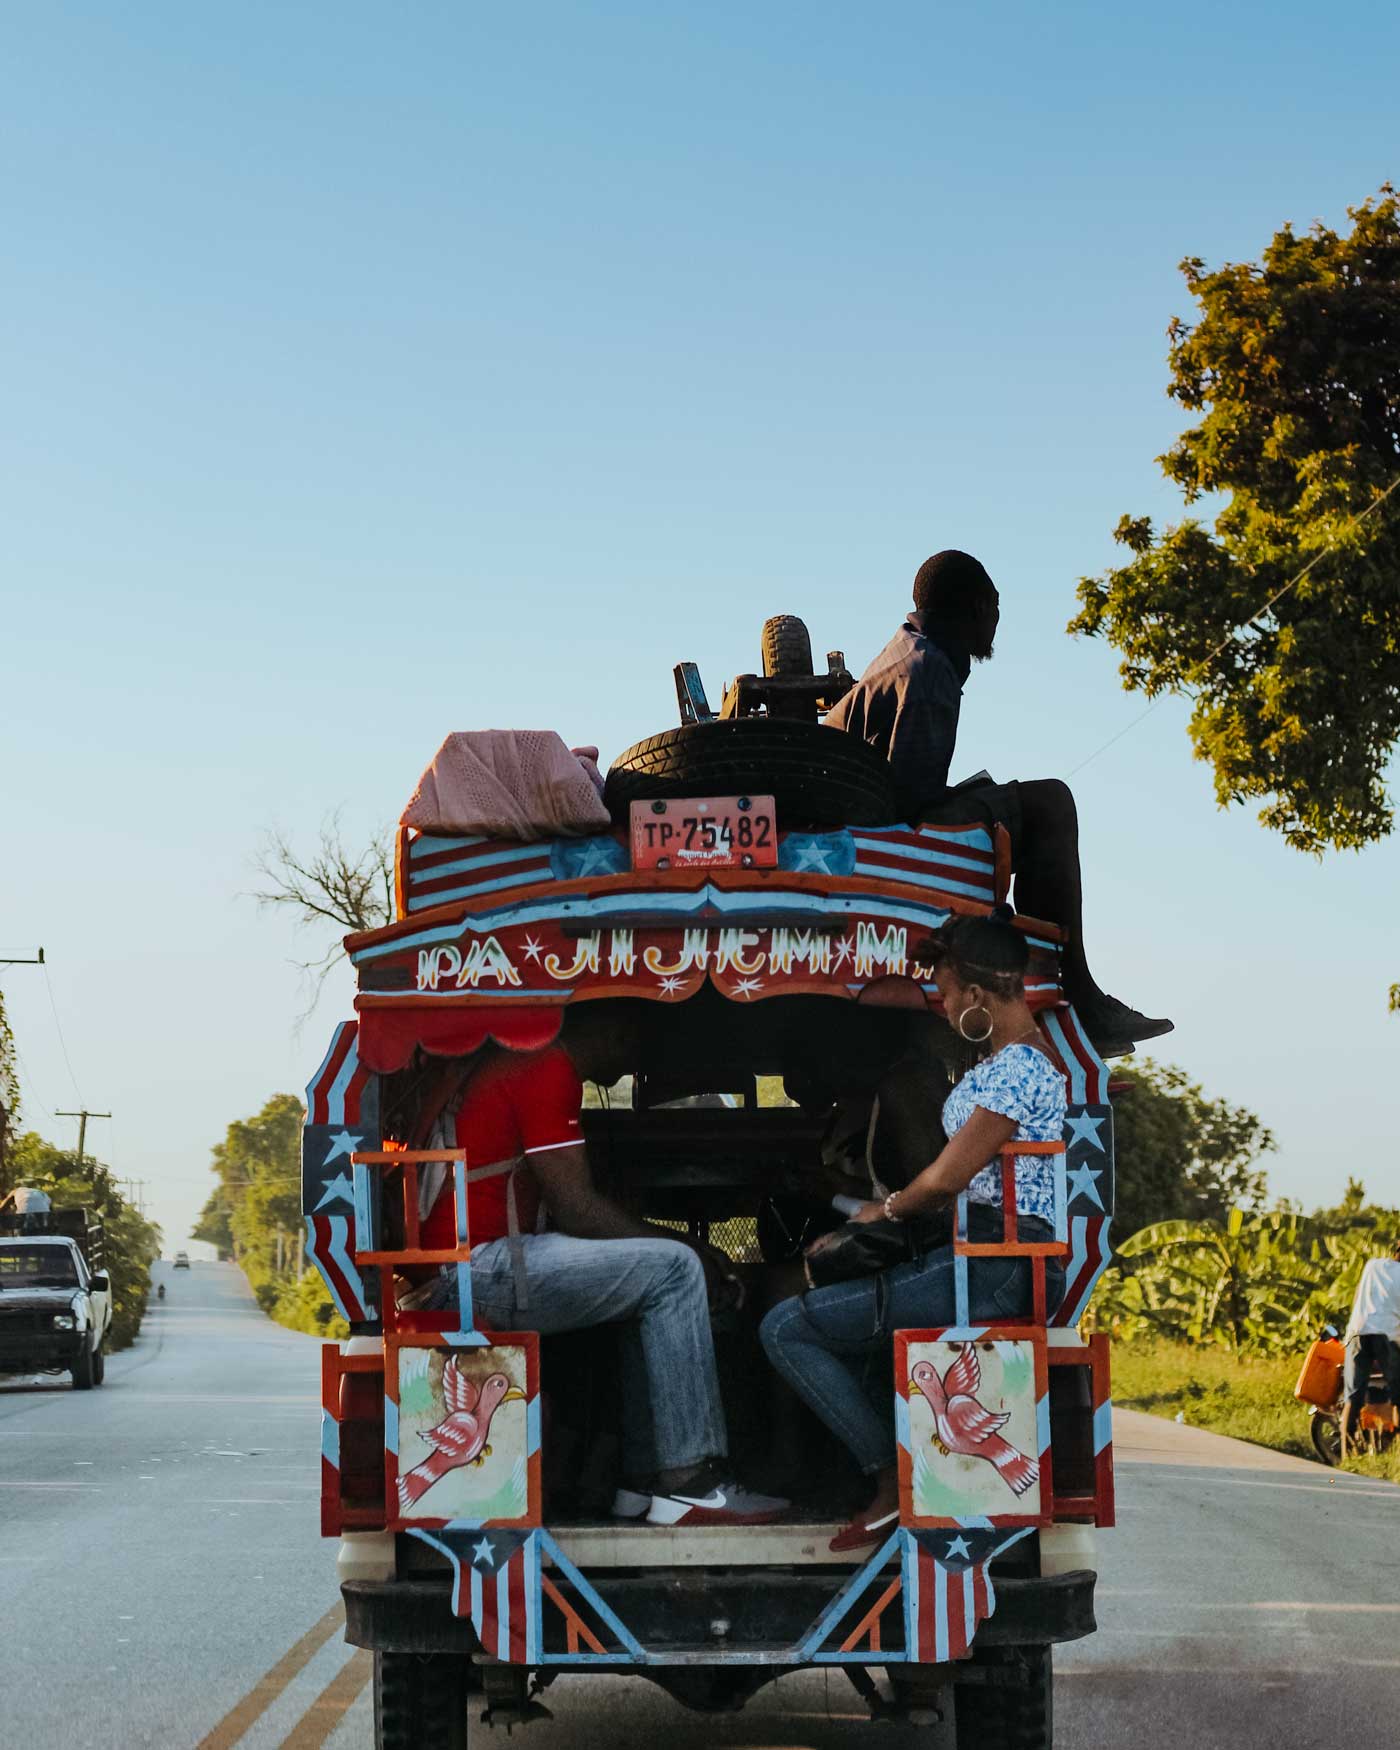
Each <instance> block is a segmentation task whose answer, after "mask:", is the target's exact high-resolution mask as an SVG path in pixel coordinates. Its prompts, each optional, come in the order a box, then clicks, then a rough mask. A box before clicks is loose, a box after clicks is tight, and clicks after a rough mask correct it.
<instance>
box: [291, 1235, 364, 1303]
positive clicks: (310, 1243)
mask: <svg viewBox="0 0 1400 1750" xmlns="http://www.w3.org/2000/svg"><path fill="white" fill-rule="evenodd" d="M304 1219H305V1221H306V1255H307V1257H308V1258H310V1259H311V1261H312V1263H313V1264H315V1266H316V1274H317V1275H318V1276H319V1277H320V1278H321V1280H322V1282H324V1283H325V1285H326V1293H327V1294H328V1295H330V1297H331V1299H332V1300H333V1301H334V1302H335V1310H336V1311H337V1312H338V1313H339V1314H340V1316H341V1318H343V1319H344V1320H345V1322H346V1323H347V1324H349V1323H350V1321H351V1320H352V1319H359V1318H362V1317H363V1316H364V1315H363V1314H362V1313H361V1312H360V1311H358V1310H356V1311H355V1312H348V1311H347V1310H346V1308H345V1306H344V1304H343V1303H342V1301H341V1298H340V1296H339V1295H338V1294H337V1293H336V1291H335V1284H334V1283H333V1282H332V1281H331V1279H330V1275H329V1273H328V1272H327V1271H325V1270H323V1269H322V1268H321V1259H320V1257H319V1255H318V1254H317V1251H316V1243H317V1242H316V1225H315V1223H314V1221H313V1220H312V1218H311V1217H310V1216H309V1215H308V1216H306V1217H305V1218H304ZM332 1219H334V1218H332ZM350 1280H351V1281H352V1282H354V1281H356V1280H357V1278H356V1277H355V1276H354V1274H353V1273H352V1274H351V1277H350Z"/></svg>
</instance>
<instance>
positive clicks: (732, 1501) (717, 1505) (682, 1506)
mask: <svg viewBox="0 0 1400 1750" xmlns="http://www.w3.org/2000/svg"><path fill="white" fill-rule="evenodd" d="M791 1505H792V1503H791V1501H784V1500H783V1499H782V1497H781V1496H779V1495H756V1494H755V1493H754V1492H753V1490H752V1489H745V1488H741V1487H740V1485H739V1484H738V1483H736V1482H727V1483H721V1484H720V1485H719V1486H718V1487H717V1488H714V1489H711V1490H710V1492H709V1494H707V1495H653V1496H652V1498H651V1508H650V1510H649V1511H648V1513H647V1524H648V1525H668V1526H677V1525H771V1524H772V1523H773V1521H774V1520H775V1519H781V1518H782V1516H783V1514H784V1513H786V1512H787V1510H788V1508H789V1507H790V1506H791Z"/></svg>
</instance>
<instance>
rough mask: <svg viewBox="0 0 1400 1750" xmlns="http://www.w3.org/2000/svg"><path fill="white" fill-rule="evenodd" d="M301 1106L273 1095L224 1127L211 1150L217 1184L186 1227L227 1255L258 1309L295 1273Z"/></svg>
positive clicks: (298, 1270) (299, 1256)
mask: <svg viewBox="0 0 1400 1750" xmlns="http://www.w3.org/2000/svg"><path fill="white" fill-rule="evenodd" d="M305 1111H306V1109H305V1107H304V1106H303V1105H302V1103H301V1101H300V1100H299V1099H298V1098H297V1097H296V1095H295V1094H274V1095H273V1096H272V1098H271V1099H270V1100H269V1101H268V1102H267V1103H266V1105H265V1106H264V1107H263V1108H262V1110H261V1111H260V1112H259V1113H257V1114H256V1116H254V1117H252V1118H242V1119H239V1120H237V1121H236V1122H235V1123H233V1124H230V1125H229V1127H228V1132H227V1134H226V1136H225V1137H224V1140H223V1141H222V1142H221V1143H219V1144H218V1145H217V1146H216V1147H215V1148H214V1150H213V1161H212V1164H211V1171H212V1172H213V1173H214V1174H215V1175H216V1177H217V1179H218V1184H217V1186H216V1187H215V1190H214V1192H213V1193H212V1195H211V1196H210V1199H209V1201H208V1203H206V1205H205V1207H204V1212H203V1214H202V1215H201V1216H200V1219H199V1222H198V1224H197V1226H196V1228H195V1230H194V1237H195V1238H196V1239H203V1240H208V1241H209V1242H210V1243H211V1244H213V1245H217V1246H219V1247H220V1248H221V1249H226V1250H228V1251H231V1252H232V1253H233V1255H234V1257H235V1258H236V1259H237V1260H238V1262H239V1264H240V1265H241V1266H242V1268H243V1272H244V1274H245V1275H246V1276H247V1278H248V1281H249V1282H250V1283H251V1285H252V1288H253V1292H254V1294H255V1295H256V1296H257V1298H258V1303H259V1305H261V1306H262V1308H263V1309H264V1311H271V1309H272V1308H273V1306H274V1305H275V1304H276V1302H277V1299H278V1297H279V1295H281V1293H282V1292H283V1290H284V1289H285V1288H286V1287H287V1285H288V1283H289V1282H294V1281H295V1280H296V1279H297V1278H298V1277H299V1276H300V1274H301V1271H302V1236H303V1227H302V1215H301V1125H302V1119H303V1118H304V1116H305Z"/></svg>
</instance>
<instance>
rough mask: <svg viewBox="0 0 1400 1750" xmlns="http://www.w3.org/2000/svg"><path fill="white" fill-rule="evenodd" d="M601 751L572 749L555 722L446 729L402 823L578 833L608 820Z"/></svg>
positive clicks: (497, 832)
mask: <svg viewBox="0 0 1400 1750" xmlns="http://www.w3.org/2000/svg"><path fill="white" fill-rule="evenodd" d="M597 759H598V750H597V748H593V747H581V748H578V749H576V750H574V751H570V749H569V748H567V747H566V746H565V745H564V743H563V741H562V740H561V739H560V737H559V736H557V735H556V734H555V733H554V731H553V730H552V729H475V730H465V731H461V732H459V733H458V734H455V735H449V736H448V738H447V740H446V741H444V742H443V744H442V746H441V747H440V748H439V749H438V750H437V752H436V754H434V756H433V763H432V764H431V765H430V766H429V767H428V769H427V771H426V772H424V774H423V776H422V777H421V778H420V779H419V780H418V788H417V789H416V790H415V791H414V792H413V796H412V798H411V800H410V801H409V804H408V807H407V808H405V809H404V811H403V813H402V815H400V817H399V822H400V825H402V826H412V827H416V828H417V829H418V831H419V832H463V833H484V834H486V835H487V836H488V837H490V838H502V839H527V840H532V839H549V838H573V837H582V836H583V835H584V834H586V833H596V832H602V831H604V830H605V829H606V828H607V827H609V826H611V825H612V821H611V819H610V817H609V815H608V811H607V809H606V808H604V806H603V797H602V787H603V786H602V778H601V775H600V773H599V771H598V765H597Z"/></svg>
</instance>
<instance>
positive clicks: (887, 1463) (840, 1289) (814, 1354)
mask: <svg viewBox="0 0 1400 1750" xmlns="http://www.w3.org/2000/svg"><path fill="white" fill-rule="evenodd" d="M1011 916H1012V913H1011V911H1010V908H1009V907H1006V906H998V907H997V908H996V910H995V911H994V912H993V914H992V916H991V917H990V918H952V919H950V920H949V922H948V923H947V924H945V925H944V927H943V929H942V930H941V931H940V932H939V933H938V935H937V936H936V937H935V938H934V939H933V941H932V943H930V944H928V945H927V947H926V948H925V949H923V950H922V951H921V957H922V958H925V959H931V960H932V962H933V964H934V967H935V969H936V976H937V979H938V993H939V996H940V997H941V998H942V1001H943V1008H944V1012H945V1013H946V1015H947V1017H948V1020H949V1021H950V1022H951V1023H952V1025H953V1026H954V1027H955V1028H956V1029H957V1031H958V1033H959V1034H960V1035H961V1037H962V1038H964V1039H965V1040H967V1041H968V1042H969V1043H970V1044H974V1045H979V1046H984V1047H985V1049H986V1055H985V1056H984V1057H983V1058H982V1059H981V1060H980V1061H979V1062H978V1063H977V1064H976V1065H975V1066H974V1067H973V1068H972V1069H970V1070H969V1071H968V1072H967V1074H966V1075H965V1076H963V1078H962V1080H961V1081H959V1082H958V1083H957V1085H956V1086H955V1087H954V1089H953V1091H952V1093H951V1094H950V1095H949V1096H948V1099H947V1102H946V1104H945V1105H944V1108H943V1128H944V1131H945V1133H946V1135H947V1138H948V1140H947V1143H946V1144H945V1146H944V1147H943V1149H942V1150H941V1151H940V1153H939V1155H938V1158H937V1159H936V1160H934V1161H933V1162H932V1163H931V1165H929V1166H927V1167H925V1168H924V1170H923V1172H921V1173H919V1174H918V1175H917V1176H916V1177H915V1178H914V1179H912V1180H911V1181H910V1183H909V1184H908V1185H906V1186H905V1187H904V1189H903V1190H901V1191H893V1192H891V1193H890V1195H889V1196H888V1197H886V1198H885V1199H884V1201H883V1202H871V1203H866V1204H864V1205H862V1207H861V1209H860V1211H859V1212H858V1213H857V1214H856V1215H855V1216H854V1217H853V1219H854V1220H856V1221H876V1220H878V1219H880V1218H881V1217H886V1218H892V1219H894V1220H896V1221H901V1220H908V1219H910V1218H913V1217H919V1218H927V1217H929V1216H931V1215H936V1214H938V1213H939V1212H940V1211H944V1210H949V1209H950V1208H951V1206H952V1205H953V1204H954V1203H955V1202H956V1200H957V1197H958V1195H959V1193H960V1192H962V1191H966V1192H967V1197H968V1238H969V1239H971V1240H975V1241H980V1242H987V1241H993V1240H999V1239H1001V1238H1002V1237H1003V1234H1002V1226H1003V1222H1002V1214H1001V1157H1000V1150H1001V1147H1002V1145H1003V1144H1004V1143H1007V1142H1012V1141H1025V1142H1057V1141H1059V1140H1060V1138H1061V1136H1062V1135H1063V1132H1064V1123H1065V1081H1064V1075H1063V1073H1062V1072H1061V1070H1060V1068H1059V1066H1058V1065H1057V1064H1056V1063H1055V1062H1054V1061H1053V1059H1052V1058H1051V1057H1050V1056H1049V1055H1048V1052H1047V1051H1046V1049H1045V1046H1044V1042H1043V1041H1042V1039H1041V1035H1040V1030H1039V1028H1038V1027H1037V1026H1036V1023H1035V1018H1034V1016H1033V1015H1032V1014H1031V1012H1030V1009H1029V1008H1028V1007H1027V1005H1026V997H1025V971H1026V961H1027V951H1026V943H1025V938H1024V937H1023V936H1022V935H1021V934H1020V932H1019V931H1018V930H1016V929H1015V928H1013V927H1012V924H1011V921H1010V920H1011ZM1059 1165H1060V1161H1059V1159H1058V1158H1057V1157H1056V1156H1053V1155H1049V1156H1047V1155H1020V1156H1018V1157H1017V1160H1016V1210H1017V1227H1018V1230H1019V1234H1020V1238H1021V1239H1022V1240H1023V1241H1031V1240H1048V1239H1051V1238H1053V1237H1054V1221H1055V1175H1056V1172H1057V1170H1058V1168H1059ZM950 1231H951V1230H950ZM821 1244H822V1242H821V1241H820V1240H818V1241H817V1245H818V1246H820V1245H821ZM968 1263H969V1270H968V1301H969V1305H968V1315H969V1317H970V1318H971V1320H972V1322H973V1323H974V1324H978V1325H983V1324H995V1323H996V1322H997V1321H998V1320H1000V1319H1007V1318H1021V1317H1024V1316H1026V1315H1027V1314H1028V1313H1029V1312H1030V1310H1031V1270H1030V1264H1029V1262H1028V1261H1027V1260H1026V1259H1024V1258H1005V1257H980V1258H971V1259H969V1260H968ZM953 1284H954V1274H953V1248H952V1244H951V1242H949V1243H947V1244H944V1245H941V1246H937V1247H935V1248H934V1249H933V1250H931V1251H929V1252H926V1253H925V1254H924V1256H923V1257H921V1258H919V1259H917V1260H916V1261H915V1262H913V1263H907V1264H897V1265H895V1266H894V1267H893V1268H892V1269H889V1270H885V1271H882V1272H881V1273H880V1274H879V1275H877V1276H866V1277H860V1278H857V1279H856V1280H854V1281H849V1282H837V1283H833V1284H831V1285H830V1286H829V1287H826V1288H816V1289H813V1290H811V1292H809V1293H807V1294H804V1295H799V1296H795V1297H794V1298H792V1299H790V1300H785V1301H782V1302H781V1303H780V1304H779V1305H777V1306H775V1307H774V1308H773V1310H772V1311H771V1312H770V1313H769V1314H768V1316H767V1317H766V1318H765V1319H764V1321H763V1330H762V1336H763V1345H764V1348H765V1349H766V1350H767V1352H768V1357H769V1359H770V1360H771V1361H772V1363H773V1365H774V1366H775V1367H776V1368H777V1370H778V1372H779V1373H781V1374H782V1375H783V1377H784V1378H785V1379H786V1380H787V1381H788V1382H789V1383H790V1384H791V1385H792V1386H793V1388H794V1389H795V1390H796V1391H797V1393H798V1394H799V1395H800V1396H801V1397H802V1398H804V1399H805V1400H806V1402H807V1403H808V1404H810V1405H811V1407H812V1409H813V1410H815V1411H816V1413H817V1415H818V1416H820V1417H821V1419H822V1421H824V1422H825V1423H826V1425H827V1427H828V1428H830V1429H831V1431H832V1432H833V1433H834V1434H835V1435H836V1436H837V1438H838V1439H840V1440H841V1441H843V1442H844V1444H845V1445H846V1446H848V1447H849V1448H850V1449H851V1451H852V1452H853V1453H854V1454H855V1457H856V1459H857V1461H858V1462H859V1464H860V1467H861V1469H862V1470H863V1471H864V1472H865V1473H866V1475H867V1476H869V1477H870V1478H871V1480H872V1481H873V1483H874V1485H875V1493H874V1498H873V1499H872V1501H871V1503H870V1505H869V1506H868V1507H867V1508H866V1509H865V1511H864V1512H863V1513H860V1514H858V1515H857V1517H856V1518H855V1519H854V1520H853V1521H852V1523H851V1524H850V1525H849V1526H847V1527H846V1529H845V1530H844V1531H843V1532H841V1533H840V1535H839V1536H837V1537H836V1538H834V1539H833V1540H832V1545H831V1547H832V1548H833V1549H854V1548H856V1547H858V1546H860V1545H862V1544H867V1543H878V1542H879V1541H880V1540H881V1539H882V1538H884V1537H887V1536H888V1535H889V1531H890V1528H891V1526H893V1524H894V1523H895V1521H896V1519H897V1517H898V1512H899V1479H898V1471H897V1469H896V1464H895V1438H894V1417H893V1411H892V1405H891V1401H890V1374H889V1368H888V1367H887V1366H886V1367H882V1368H879V1369H878V1370H876V1377H877V1379H878V1385H877V1386H876V1387H875V1389H876V1391H878V1394H879V1395H878V1397H877V1398H875V1399H874V1401H872V1398H871V1396H870V1395H869V1394H868V1393H867V1391H866V1389H865V1380H866V1377H867V1372H868V1369H867V1363H868V1361H869V1360H870V1358H871V1357H872V1356H883V1355H888V1354H889V1352H890V1350H891V1346H892V1345H891V1338H890V1333H891V1332H892V1331H896V1330H904V1329H919V1328H923V1327H930V1326H939V1325H951V1324H952V1323H953V1322H954V1319H955V1317H956V1311H955V1299H954V1286H953ZM1045 1286H1046V1294H1047V1304H1048V1306H1049V1308H1050V1309H1051V1310H1053V1309H1054V1308H1055V1307H1057V1306H1058V1305H1059V1303H1060V1300H1061V1298H1062V1297H1063V1294H1064V1267H1063V1265H1062V1263H1061V1262H1060V1261H1059V1260H1058V1259H1056V1258H1050V1259H1047V1260H1046V1271H1045Z"/></svg>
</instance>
